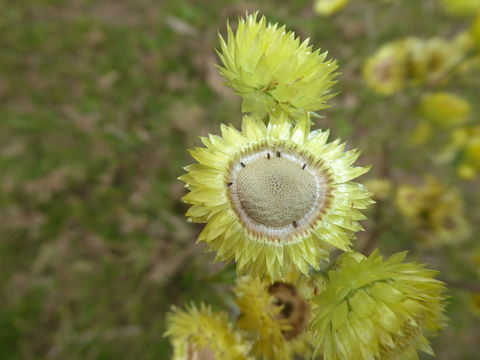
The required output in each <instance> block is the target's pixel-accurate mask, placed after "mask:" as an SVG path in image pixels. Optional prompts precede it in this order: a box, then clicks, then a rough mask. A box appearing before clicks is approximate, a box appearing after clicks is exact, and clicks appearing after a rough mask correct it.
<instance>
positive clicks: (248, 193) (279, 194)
mask: <svg viewBox="0 0 480 360" xmlns="http://www.w3.org/2000/svg"><path fill="white" fill-rule="evenodd" d="M237 190H238V197H239V199H240V202H241V205H242V207H243V209H244V210H245V212H246V213H247V214H248V216H249V217H250V218H251V219H252V220H254V221H256V222H257V223H259V224H263V225H266V226H272V227H279V226H285V225H289V224H292V223H293V222H294V221H296V220H299V219H301V218H302V217H303V216H305V215H306V214H307V213H308V212H309V210H310V209H311V208H312V206H313V205H314V203H315V193H316V184H315V178H314V177H313V175H312V174H311V173H310V172H308V171H305V170H302V167H301V165H299V164H298V163H297V162H295V161H292V160H291V159H288V158H286V157H272V158H271V159H270V160H269V159H268V158H267V157H265V158H260V159H257V160H256V161H254V162H252V163H251V164H249V165H248V166H246V167H245V168H244V169H242V170H241V171H240V173H239V174H238V179H237Z"/></svg>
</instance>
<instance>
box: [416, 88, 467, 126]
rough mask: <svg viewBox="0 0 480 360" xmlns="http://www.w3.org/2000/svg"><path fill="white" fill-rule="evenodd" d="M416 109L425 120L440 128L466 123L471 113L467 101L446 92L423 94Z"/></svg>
mask: <svg viewBox="0 0 480 360" xmlns="http://www.w3.org/2000/svg"><path fill="white" fill-rule="evenodd" d="M418 109H419V112H420V115H422V116H423V117H424V118H425V119H427V120H429V121H431V122H432V123H433V124H434V125H437V126H441V127H449V126H453V125H458V124H461V123H464V122H466V121H467V120H468V117H469V116H470V113H471V111H472V108H471V106H470V103H469V102H468V101H466V100H465V99H463V98H461V97H460V96H458V95H455V94H452V93H448V92H436V93H428V94H425V95H424V96H423V97H422V99H421V100H420V103H419V106H418Z"/></svg>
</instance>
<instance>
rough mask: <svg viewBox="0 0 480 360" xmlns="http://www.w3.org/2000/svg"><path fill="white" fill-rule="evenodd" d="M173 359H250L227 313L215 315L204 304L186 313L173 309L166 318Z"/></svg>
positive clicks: (189, 309) (246, 346)
mask: <svg viewBox="0 0 480 360" xmlns="http://www.w3.org/2000/svg"><path fill="white" fill-rule="evenodd" d="M165 336H168V337H170V339H171V342H172V345H173V348H174V355H173V360H191V359H199V360H203V359H205V360H207V359H215V360H247V359H249V357H248V356H247V353H248V351H249V346H248V345H246V344H245V343H243V342H242V339H241V337H240V335H239V334H238V333H236V332H234V330H233V327H232V325H231V324H230V323H229V322H228V316H227V314H226V313H224V312H219V313H214V312H212V310H211V309H210V308H209V307H207V306H205V305H203V304H202V305H201V306H200V308H197V307H195V306H193V305H192V306H190V307H189V308H188V309H187V310H186V311H181V310H179V309H177V308H173V310H172V312H170V313H169V314H168V315H167V331H166V333H165Z"/></svg>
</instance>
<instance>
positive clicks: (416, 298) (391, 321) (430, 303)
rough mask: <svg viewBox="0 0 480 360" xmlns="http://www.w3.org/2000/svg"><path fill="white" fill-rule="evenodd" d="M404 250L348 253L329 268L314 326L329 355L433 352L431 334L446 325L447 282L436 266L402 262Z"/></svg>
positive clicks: (376, 358) (372, 357)
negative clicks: (386, 254) (390, 253)
mask: <svg viewBox="0 0 480 360" xmlns="http://www.w3.org/2000/svg"><path fill="white" fill-rule="evenodd" d="M405 255H406V253H405V252H404V253H398V254H396V255H393V256H392V257H390V258H389V259H387V260H383V258H382V257H381V256H380V255H379V253H378V251H375V252H374V253H373V254H372V255H370V256H369V257H368V258H367V257H364V256H363V255H360V254H352V253H346V254H343V255H342V256H341V257H340V258H339V264H338V266H337V268H336V269H334V270H331V271H329V272H328V282H327V285H326V288H325V290H324V291H323V292H322V293H321V294H320V295H319V296H318V297H317V298H315V299H314V301H315V302H316V304H317V306H316V308H315V309H314V310H313V316H314V318H313V320H312V322H311V326H310V327H311V330H312V331H313V333H314V344H315V345H316V346H317V347H318V351H319V352H323V354H324V359H325V360H351V359H357V360H367V359H369V360H393V359H404V360H410V359H418V355H417V349H419V350H421V351H423V352H426V353H429V354H432V349H431V347H430V345H429V342H428V340H427V337H429V336H432V335H434V334H435V333H436V332H437V331H438V330H440V329H441V328H443V327H444V323H445V316H444V314H443V312H444V308H445V302H444V299H445V297H444V295H443V293H444V290H445V287H444V284H443V283H442V282H440V281H438V280H436V279H435V276H436V274H437V273H436V271H433V270H428V269H425V268H424V266H423V265H421V264H416V263H404V262H403V260H404V258H405Z"/></svg>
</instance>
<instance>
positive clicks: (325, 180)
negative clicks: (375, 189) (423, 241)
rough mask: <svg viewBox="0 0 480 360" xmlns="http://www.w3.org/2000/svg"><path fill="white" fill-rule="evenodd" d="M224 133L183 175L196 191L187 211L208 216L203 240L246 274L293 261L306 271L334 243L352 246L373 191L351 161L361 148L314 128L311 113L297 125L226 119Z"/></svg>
mask: <svg viewBox="0 0 480 360" xmlns="http://www.w3.org/2000/svg"><path fill="white" fill-rule="evenodd" d="M221 130H222V135H223V137H219V136H213V135H210V136H209V137H208V138H202V142H203V143H204V144H205V146H206V147H205V148H203V147H202V148H195V149H193V150H191V151H190V154H191V155H192V156H193V158H195V159H196V160H197V161H198V162H199V163H198V164H194V165H190V166H187V167H186V168H185V169H186V170H187V171H188V174H185V175H183V176H181V177H180V179H181V180H183V181H184V182H185V183H186V184H187V187H188V188H189V189H190V192H189V193H188V194H187V195H185V196H184V197H183V201H185V202H186V203H189V204H192V205H193V206H192V207H191V208H190V209H189V210H188V212H187V216H188V217H189V218H190V220H191V221H193V222H200V223H207V226H206V227H205V228H204V230H203V231H202V233H201V234H200V237H199V241H205V242H207V243H208V245H209V246H210V248H211V249H212V250H215V251H217V259H219V260H232V259H234V260H235V261H236V262H237V270H238V271H239V272H240V273H245V272H247V273H251V274H254V275H259V276H262V277H264V276H266V277H270V278H272V279H278V278H284V277H285V275H286V272H287V271H288V270H289V269H290V268H292V267H293V268H294V269H295V270H297V271H300V272H303V273H304V274H307V273H308V271H309V267H310V266H312V267H314V268H318V266H319V262H320V260H321V259H327V258H328V255H329V252H328V250H329V249H330V248H331V247H336V248H339V249H342V250H348V249H349V248H350V238H351V237H352V234H353V232H355V231H358V230H361V229H362V228H361V226H360V225H359V223H358V220H361V219H363V218H364V216H363V215H362V214H361V213H360V211H359V209H364V208H365V207H366V206H367V205H368V204H370V203H371V202H372V200H371V199H370V193H369V192H368V190H367V189H366V188H365V187H364V186H363V185H360V184H358V183H356V182H352V181H351V180H352V179H354V178H356V177H358V176H360V175H362V174H364V173H365V172H367V171H368V168H365V167H353V166H352V164H353V163H354V161H355V160H356V159H357V158H358V156H359V153H358V152H357V151H356V150H349V151H346V152H344V144H340V141H339V140H337V141H334V142H332V143H327V138H328V132H323V131H318V130H317V131H313V132H310V120H309V119H308V118H303V119H301V120H299V121H298V122H297V123H296V124H293V123H290V122H288V121H286V120H275V119H270V121H269V123H268V125H265V124H264V123H263V121H261V120H255V119H254V118H253V117H250V116H246V117H245V118H244V119H243V124H242V131H241V132H239V131H237V130H236V129H234V128H233V127H231V126H224V125H222V126H221Z"/></svg>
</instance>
